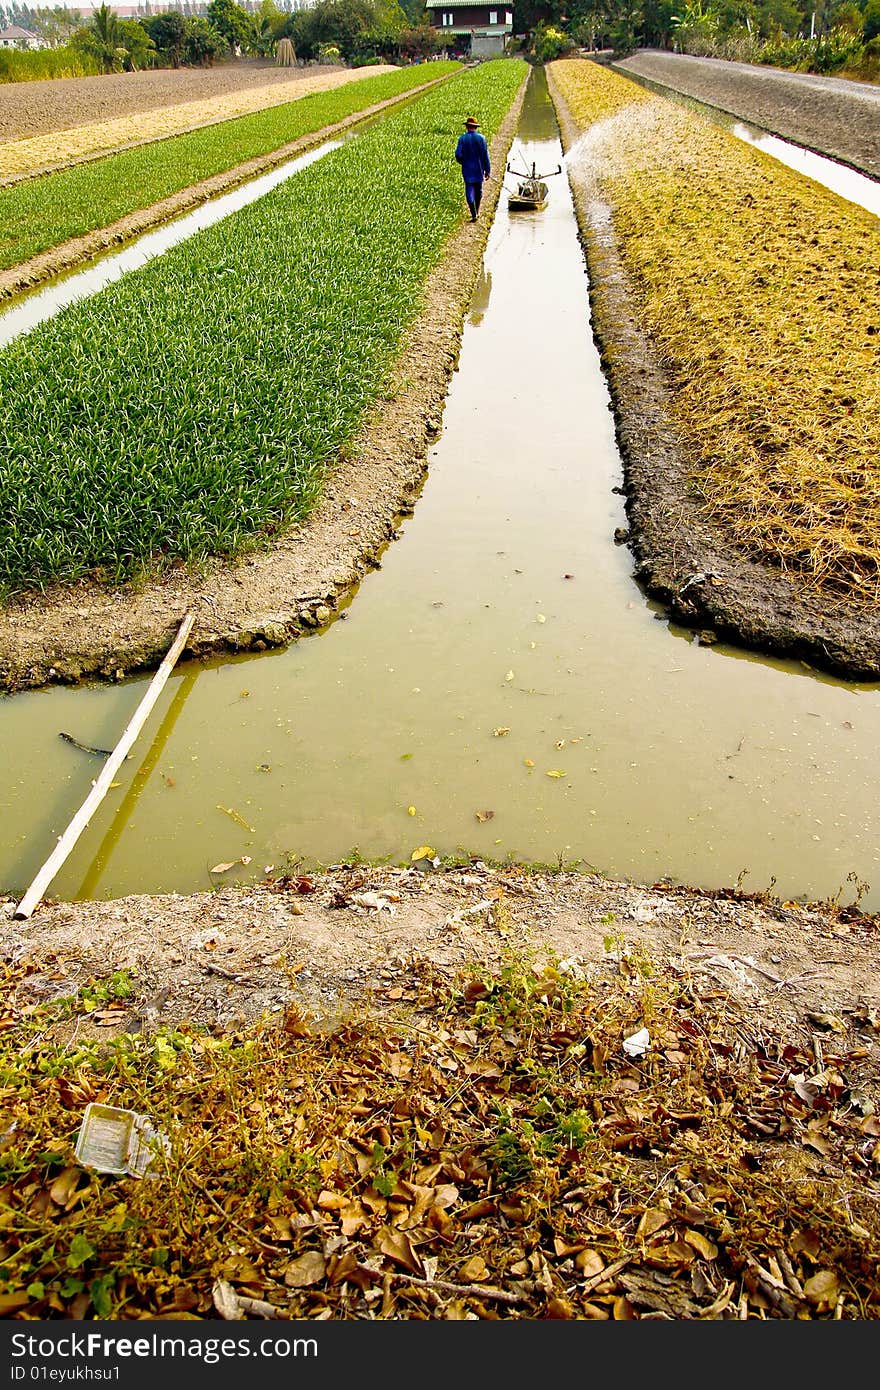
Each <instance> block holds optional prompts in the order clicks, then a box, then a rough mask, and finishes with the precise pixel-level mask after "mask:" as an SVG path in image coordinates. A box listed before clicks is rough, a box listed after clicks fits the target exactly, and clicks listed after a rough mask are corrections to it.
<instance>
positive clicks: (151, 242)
mask: <svg viewBox="0 0 880 1390" xmlns="http://www.w3.org/2000/svg"><path fill="white" fill-rule="evenodd" d="M341 144H342V141H341V140H327V141H325V142H324V144H323V145H317V146H315V148H314V149H311V150H306V152H305V154H301V155H298V156H297V157H296V159H289V160H287V161H286V163H284V164H279V165H278V167H277V168H276V169H270V170H269V172H268V173H267V174H261V175H260V176H259V177H258V178H255V179H249V180H248V182H247V183H243V184H240V185H239V186H238V187H237V188H233V189H231V191H230V192H229V193H222V194H220V195H219V196H218V197H216V198H211V199H209V200H208V201H207V202H206V203H202V204H200V206H199V207H197V208H194V209H193V210H192V212H187V213H184V215H183V216H182V217H175V218H173V219H172V220H171V221H169V222H163V224H162V225H161V227H157V228H156V230H155V231H151V232H145V233H144V235H143V236H139V237H137V238H136V239H135V240H133V241H131V242H129V244H128V245H127V246H126V247H125V248H124V249H123V250H122V251H114V252H112V253H110V254H109V255H103V256H100V257H97V258H96V259H95V260H94V261H91V262H89V264H88V265H86V266H85V267H83V268H82V269H78V270H72V271H70V272H69V273H67V274H66V275H60V276H58V277H57V278H56V279H53V280H52V281H51V282H50V283H49V284H48V285H45V286H44V287H38V288H37V289H34V290H31V291H30V292H29V293H27V294H24V295H21V296H19V297H18V298H17V299H16V302H15V303H14V304H13V305H12V306H11V307H10V308H9V309H6V310H4V312H3V313H0V349H2V348H4V347H5V346H6V345H7V343H11V342H12V340H13V338H17V337H18V336H19V335H20V334H22V333H28V332H30V330H31V329H32V328H36V326H37V324H38V323H44V322H45V321H46V319H50V318H53V317H54V315H55V314H57V313H58V312H59V310H61V309H66V308H67V306H68V305H70V304H76V303H77V302H78V301H79V300H81V299H88V298H89V297H90V296H91V295H93V294H97V293H98V291H99V290H102V289H103V288H104V287H105V285H112V284H113V283H114V281H116V280H121V279H122V277H123V275H127V274H128V273H129V271H131V270H137V269H139V267H140V266H143V265H146V264H147V262H148V261H151V260H153V258H154V257H155V256H161V254H162V252H163V251H167V250H168V249H169V247H171V246H176V245H177V244H178V242H181V241H186V240H187V239H188V238H189V237H191V236H195V234H196V232H201V231H203V230H204V229H205V227H213V225H214V223H215V222H221V221H222V220H223V218H224V217H229V216H230V215H231V214H232V213H233V212H237V211H238V209H239V208H243V207H246V206H247V204H248V203H254V202H256V200H257V199H258V198H262V197H263V196H264V195H265V194H266V193H269V192H270V191H271V189H273V188H277V187H278V185H279V184H280V183H284V182H285V181H286V180H287V179H289V178H292V177H293V175H294V174H298V173H299V172H300V170H301V169H307V168H308V166H309V165H310V164H314V163H315V161H316V160H317V159H321V158H322V156H323V155H325V154H329V153H330V151H331V150H335V149H338V148H339V146H340V145H341Z"/></svg>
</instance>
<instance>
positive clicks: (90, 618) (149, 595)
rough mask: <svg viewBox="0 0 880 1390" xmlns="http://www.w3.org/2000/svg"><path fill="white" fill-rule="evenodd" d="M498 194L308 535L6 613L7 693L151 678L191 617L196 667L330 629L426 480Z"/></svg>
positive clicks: (441, 278) (448, 265)
mask: <svg viewBox="0 0 880 1390" xmlns="http://www.w3.org/2000/svg"><path fill="white" fill-rule="evenodd" d="M524 93H525V82H524V83H523V87H522V89H521V91H520V94H519V96H518V97H517V99H516V101H515V102H514V104H513V106H512V107H511V110H510V111H509V112H508V115H507V117H506V118H505V121H504V123H503V125H502V126H501V128H500V130H499V131H498V134H497V135H496V137H495V139H494V141H493V143H492V160H493V165H494V166H495V167H497V168H499V169H500V168H503V167H504V163H505V159H506V154H507V151H508V150H509V148H510V144H511V142H512V140H513V135H514V132H515V130H516V123H517V120H518V118H519V111H520V107H521V105H522V98H523V95H524ZM500 191H501V180H500V179H498V178H493V179H492V180H491V181H490V182H489V184H488V185H487V192H486V196H485V199H484V208H485V214H484V216H483V217H482V218H481V220H480V221H479V222H477V223H471V222H469V221H468V222H466V223H465V224H464V225H462V226H461V227H460V228H459V230H458V231H457V232H456V233H454V235H453V236H452V237H451V238H450V240H449V243H448V245H447V249H446V252H445V254H444V256H443V259H442V261H441V262H440V264H439V265H438V266H437V267H436V269H435V270H434V271H433V272H432V274H431V276H430V277H429V279H428V282H427V285H426V288H425V293H424V299H423V304H424V308H423V310H422V312H421V314H420V315H419V317H418V319H417V320H416V322H415V323H414V324H413V326H412V328H411V329H410V330H409V332H408V334H407V335H406V338H405V342H404V347H403V350H402V353H401V355H400V357H399V359H398V361H397V363H396V365H395V368H394V370H393V372H392V373H391V377H390V380H389V384H388V386H387V388H386V391H385V394H384V397H383V398H382V399H381V400H380V401H379V402H378V403H377V405H376V407H375V408H374V410H373V411H372V412H371V414H370V416H369V417H368V419H367V421H366V422H365V424H364V427H363V428H362V430H361V432H360V434H359V436H358V438H357V440H356V442H355V444H354V445H353V446H352V448H351V450H350V451H349V455H348V457H346V458H345V459H341V460H339V461H338V463H337V464H336V465H335V466H334V468H333V469H332V471H331V472H330V473H329V474H328V479H327V485H326V488H325V492H324V497H323V500H322V502H321V504H320V505H319V506H318V507H317V508H316V510H315V512H314V513H313V514H312V516H311V517H310V518H309V519H308V521H307V522H306V523H305V524H304V525H302V526H300V527H296V528H294V529H292V530H291V531H289V532H287V533H286V534H285V535H284V536H283V537H282V538H281V540H280V541H279V542H278V544H277V545H275V546H274V548H273V549H272V551H271V552H267V553H264V554H256V555H251V556H249V557H248V558H247V559H245V560H243V561H241V562H238V563H235V564H228V563H220V562H217V563H214V564H211V565H209V566H206V567H205V569H204V571H203V572H202V573H200V574H194V573H192V572H190V571H188V570H186V569H185V568H183V567H181V568H179V569H176V570H173V571H172V572H171V573H169V574H168V575H166V576H165V577H164V579H163V580H161V581H160V582H157V583H153V584H149V585H147V586H145V587H144V588H142V589H140V590H137V591H135V590H133V589H124V590H111V589H107V588H99V587H98V586H96V585H89V584H83V585H80V586H75V587H73V588H65V589H63V590H55V591H50V592H47V593H46V594H44V595H41V596H39V597H36V598H34V597H33V596H27V597H24V598H21V599H17V600H14V601H12V602H10V603H9V604H8V605H7V606H6V608H5V609H4V610H3V612H2V614H0V681H2V683H3V684H4V685H5V686H6V687H7V688H11V689H21V688H25V687H29V686H37V685H43V684H45V683H46V682H49V681H65V682H75V681H78V680H81V679H83V678H85V677H89V676H105V677H111V678H115V679H119V678H121V677H122V676H123V675H125V674H126V673H129V672H133V671H139V670H145V669H149V668H150V667H152V666H155V665H157V664H158V662H159V661H160V660H161V658H162V656H163V654H164V652H165V650H166V649H167V647H168V645H169V643H170V639H171V635H172V633H173V631H174V630H175V629H176V627H177V625H178V623H179V622H180V619H181V617H182V616H183V614H184V613H185V612H188V611H192V612H194V613H195V615H196V623H195V627H194V628H193V633H192V636H191V638H190V641H189V643H188V645H187V654H189V655H193V656H201V655H207V654H209V653H212V652H217V651H245V650H249V649H253V650H263V649H264V648H265V647H267V646H281V645H284V644H285V643H287V642H289V641H291V640H292V639H293V638H296V637H299V636H301V635H302V633H303V632H304V631H308V630H310V629H312V630H314V629H315V628H317V627H320V626H322V625H323V624H325V623H327V622H329V621H330V620H331V618H332V617H333V615H334V611H335V610H336V609H337V608H338V607H339V604H340V601H341V599H343V598H344V597H345V596H347V595H349V594H350V593H351V592H352V590H353V589H354V587H355V586H356V585H357V584H358V582H359V581H360V579H361V578H362V577H363V575H364V574H365V573H366V572H367V571H368V570H369V569H370V568H373V567H375V566H376V564H377V563H378V560H379V557H380V555H381V552H382V550H383V548H384V546H385V544H386V543H387V542H388V540H389V539H391V537H392V536H393V535H394V532H395V526H396V522H397V518H398V517H399V516H400V514H401V512H402V511H403V510H404V509H405V508H406V507H408V506H409V505H411V503H412V501H413V500H414V498H415V497H416V495H417V493H418V490H419V487H420V485H421V482H422V480H423V478H424V474H425V470H426V467H427V450H428V447H429V445H430V443H431V441H432V440H433V439H434V438H436V436H437V434H438V433H439V430H440V421H441V416H442V411H443V405H444V402H445V398H446V391H447V387H448V383H449V378H450V376H451V374H452V372H453V371H454V369H455V364H456V361H457V360H458V353H459V349H460V344H461V335H462V329H463V324H464V317H465V314H466V312H467V305H468V302H469V299H470V293H471V289H472V286H473V283H474V280H475V279H476V276H477V274H478V272H479V267H480V263H481V260H482V256H483V250H484V247H485V243H486V237H487V235H488V228H489V226H490V224H491V216H492V212H493V210H494V208H495V206H496V204H497V200H498V197H499V195H500Z"/></svg>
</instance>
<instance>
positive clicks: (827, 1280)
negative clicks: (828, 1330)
mask: <svg viewBox="0 0 880 1390" xmlns="http://www.w3.org/2000/svg"><path fill="white" fill-rule="evenodd" d="M839 1292H840V1286H839V1284H838V1281H837V1275H836V1274H835V1272H834V1270H833V1269H820V1270H818V1271H817V1273H816V1274H814V1275H813V1276H812V1278H810V1279H808V1280H807V1281H806V1283H805V1284H804V1294H805V1295H806V1297H807V1298H808V1299H809V1301H810V1302H811V1303H812V1304H814V1305H815V1307H816V1311H817V1312H820V1313H827V1312H830V1311H831V1309H832V1308H833V1307H834V1306H835V1304H836V1303H837V1296H838V1293H839Z"/></svg>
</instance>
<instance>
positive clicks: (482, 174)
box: [455, 116, 492, 222]
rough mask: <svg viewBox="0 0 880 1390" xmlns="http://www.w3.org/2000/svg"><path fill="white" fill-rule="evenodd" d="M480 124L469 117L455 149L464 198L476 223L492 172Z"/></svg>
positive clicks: (487, 147)
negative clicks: (462, 181)
mask: <svg viewBox="0 0 880 1390" xmlns="http://www.w3.org/2000/svg"><path fill="white" fill-rule="evenodd" d="M479 124H480V122H479V121H478V120H477V118H476V117H475V116H468V118H467V120H466V121H465V123H464V126H465V129H464V134H463V135H459V137H458V144H457V145H456V147H455V157H456V159H457V160H458V162H459V164H460V165H461V176H462V178H463V179H464V196H465V198H467V205H468V207H469V208H470V210H471V221H472V222H476V220H477V213H478V212H479V211H480V199H481V198H482V196H483V182H484V180H485V179H487V178H488V177H489V175H490V173H491V172H492V166H491V164H490V163H489V146H488V145H487V144H486V140H485V137H484V136H482V135H481V134H480V132H479Z"/></svg>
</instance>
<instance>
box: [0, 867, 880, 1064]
mask: <svg viewBox="0 0 880 1390" xmlns="http://www.w3.org/2000/svg"><path fill="white" fill-rule="evenodd" d="M14 908H15V903H14V902H13V901H12V900H11V899H7V900H6V901H5V902H4V901H3V900H2V899H0V920H4V927H3V939H4V947H5V953H6V955H7V957H8V958H11V959H12V960H16V961H17V960H21V959H27V960H30V961H32V962H34V964H35V966H36V968H37V974H36V975H35V976H34V977H32V986H31V987H32V989H33V991H34V993H35V994H37V995H39V994H42V995H43V997H50V998H51V997H55V996H58V995H64V994H70V993H73V992H75V991H76V990H77V989H78V988H79V987H80V986H81V985H82V984H83V983H85V982H87V981H88V980H89V979H92V978H106V977H108V976H109V975H110V974H111V973H113V972H114V971H116V970H128V971H130V972H131V973H132V975H133V977H134V981H135V990H134V993H133V995H132V997H131V999H130V1002H129V1007H128V1008H127V1009H126V1010H124V1011H123V1012H121V1013H120V1015H119V1018H118V1020H117V1026H118V1029H119V1030H120V1031H123V1030H126V1029H131V1028H132V1026H134V1025H136V1026H138V1027H140V1026H143V1027H149V1028H152V1027H154V1026H157V1025H166V1026H169V1027H173V1026H175V1025H178V1024H181V1023H183V1022H190V1023H194V1024H196V1025H198V1026H207V1027H220V1028H224V1029H228V1028H231V1027H236V1026H238V1025H239V1024H245V1023H250V1022H253V1021H255V1020H256V1019H258V1018H260V1017H261V1016H262V1015H263V1014H264V1013H271V1012H272V1011H273V1010H277V1009H280V1008H282V1007H283V1006H284V1004H285V1003H287V1002H288V1001H289V1000H291V999H295V1000H296V1001H297V1002H298V1004H299V1005H300V1007H302V1008H303V1009H304V1010H306V1011H307V1012H308V1013H309V1015H310V1016H311V1017H312V1018H313V1019H314V1020H316V1023H317V1024H318V1025H319V1026H321V1025H323V1026H327V1027H333V1026H334V1025H338V1023H339V1022H340V1021H341V1020H343V1019H344V1018H345V1017H346V1016H347V1015H348V1014H350V1013H352V1012H359V1013H361V1014H362V1013H363V1012H364V1010H365V1009H367V1010H368V1009H369V1008H371V1007H372V1008H374V1009H376V1010H377V1011H385V1012H388V1011H389V1010H391V1011H392V1012H393V1011H394V1010H395V1009H396V1008H400V1009H403V1010H405V1009H406V1004H407V999H406V994H407V990H408V989H409V988H411V984H410V981H411V980H412V978H413V976H414V972H415V973H417V971H418V967H419V964H420V963H423V962H430V965H431V967H432V969H435V970H438V971H440V972H441V973H445V974H447V975H448V976H449V977H452V976H454V975H457V974H459V973H460V972H462V971H463V970H466V969H475V968H476V969H487V970H490V971H494V970H497V969H498V967H499V965H500V964H501V962H502V960H503V959H504V958H505V957H510V956H511V955H513V956H518V957H528V958H531V959H533V960H535V961H536V962H542V961H546V960H547V958H548V955H549V954H550V953H555V955H556V957H557V958H558V959H559V960H563V961H565V962H567V968H568V969H570V970H572V971H575V972H580V973H582V974H589V973H590V972H591V971H594V970H596V969H601V967H602V965H603V963H607V961H608V958H609V953H610V954H612V955H615V954H619V953H620V952H622V951H625V952H628V953H634V954H635V957H636V958H638V956H639V953H642V954H646V955H648V956H650V957H651V958H652V959H653V960H654V961H655V962H656V963H657V965H658V966H662V965H663V964H664V963H665V964H666V965H671V966H673V967H674V968H675V969H677V970H681V969H685V970H686V971H687V972H688V973H690V974H692V975H698V976H700V977H701V978H702V979H703V980H704V981H706V980H709V981H714V982H715V985H716V987H717V988H719V989H721V990H722V991H726V992H729V993H730V994H732V995H734V996H735V997H736V998H737V999H739V1000H740V1001H741V1003H742V1004H743V1006H744V1008H745V1009H746V1010H747V1011H749V1012H750V1013H751V1015H752V1016H753V1018H755V1019H756V1020H758V1021H760V1020H761V1019H763V1020H764V1021H765V1022H767V1023H770V1024H772V1025H773V1026H774V1027H779V1028H781V1029H782V1030H784V1031H785V1032H787V1033H788V1034H789V1035H790V1036H794V1034H795V1033H796V1032H797V1031H798V1030H801V1036H802V1037H803V1036H809V1030H810V1020H809V1018H808V1015H809V1014H811V1013H812V1014H814V1015H819V1016H827V1017H829V1018H834V1019H839V1020H840V1021H841V1027H843V1026H846V1025H847V1024H848V1026H851V1027H856V1026H857V1025H858V1022H859V1020H860V1019H862V1020H864V1019H865V1018H874V1019H875V1020H876V1019H877V1015H878V1012H880V994H878V983H877V982H878V979H880V933H878V921H877V919H876V918H875V917H862V916H861V914H860V913H859V912H858V911H856V910H855V909H847V908H844V909H842V910H840V909H837V908H833V907H825V908H822V907H817V906H801V905H798V904H795V903H790V902H788V903H779V902H774V901H771V900H769V899H768V900H763V899H760V898H749V897H739V896H737V895H736V894H733V893H728V894H724V893H712V894H708V893H707V894H703V893H699V892H697V891H695V890H692V889H681V890H677V889H672V888H669V887H668V886H664V885H660V884H655V885H654V886H652V887H639V886H636V885H634V884H630V883H623V882H617V881H613V880H609V879H604V878H602V877H600V876H598V875H590V874H582V873H552V872H551V873H529V872H524V871H523V870H522V869H518V868H501V869H492V868H489V867H487V866H486V865H484V864H482V863H480V862H477V863H475V864H473V865H471V866H470V867H468V868H462V869H453V870H437V871H435V870H434V869H432V868H431V866H430V863H429V862H428V861H423V864H422V865H420V866H419V867H418V868H410V869H399V868H372V869H371V868H367V867H365V866H349V867H343V866H335V868H334V869H333V870H332V871H329V872H327V873H326V874H323V875H320V876H315V877H297V876H296V875H294V876H292V877H291V876H287V877H282V878H279V879H276V880H275V881H267V882H265V883H263V884H258V885H255V886H252V887H247V888H234V887H230V888H219V889H218V890H217V891H216V892H211V893H194V894H191V895H189V896H185V897H181V896H179V895H165V896H162V895H159V896H150V895H142V896H136V897H128V898H119V899H116V900H115V901H112V902H83V903H58V904H54V905H41V907H40V908H39V909H38V910H37V912H36V913H35V914H34V916H33V917H32V918H31V919H30V920H29V921H26V922H15V921H13V920H12V914H13V912H14ZM398 1001H400V1002H398ZM847 1016H848V1017H847ZM816 1026H822V1025H815V1024H813V1027H814V1028H815V1027H816ZM825 1026H829V1025H825ZM874 1026H875V1028H876V1023H875V1025H874ZM803 1030H806V1034H804V1032H803ZM101 1036H103V1037H106V1036H108V1035H107V1032H106V1030H105V1031H103V1032H102V1034H101ZM873 1053H874V1069H875V1071H876V1070H877V1069H878V1067H880V1046H878V1045H877V1035H876V1033H875V1035H874V1047H873Z"/></svg>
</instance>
